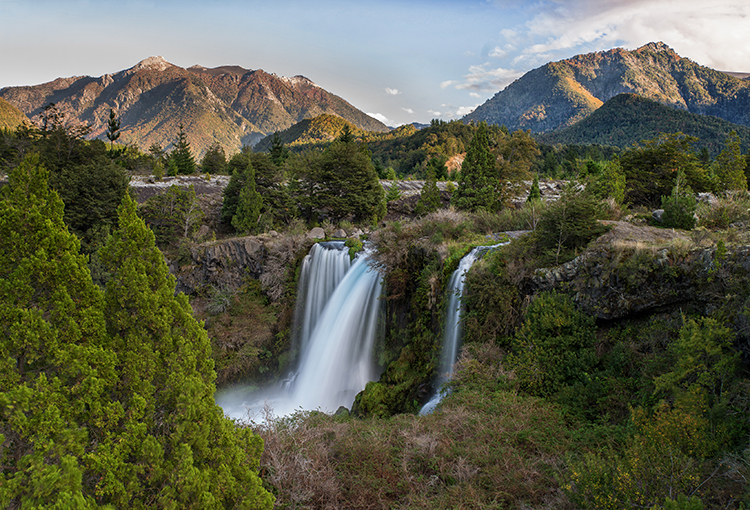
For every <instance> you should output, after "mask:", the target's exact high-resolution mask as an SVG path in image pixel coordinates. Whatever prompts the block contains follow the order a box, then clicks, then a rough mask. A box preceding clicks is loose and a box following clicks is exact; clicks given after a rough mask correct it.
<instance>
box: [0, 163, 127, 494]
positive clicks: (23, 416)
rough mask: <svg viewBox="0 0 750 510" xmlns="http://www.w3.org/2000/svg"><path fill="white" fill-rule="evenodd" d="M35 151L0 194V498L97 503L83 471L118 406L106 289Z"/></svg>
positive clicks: (117, 410) (17, 168)
mask: <svg viewBox="0 0 750 510" xmlns="http://www.w3.org/2000/svg"><path fill="white" fill-rule="evenodd" d="M47 178H48V173H47V171H46V170H45V169H44V168H42V167H41V166H40V165H39V160H38V156H28V157H26V159H25V160H24V161H23V162H22V163H21V164H20V165H19V166H18V167H16V168H15V169H13V170H12V171H11V172H10V175H9V184H8V186H6V187H5V188H4V189H3V190H2V198H1V199H0V335H1V336H2V341H0V445H1V446H0V507H2V508H42V507H45V508H47V507H49V508H53V507H54V508H93V507H94V506H95V502H94V498H93V497H92V495H93V487H91V486H90V485H88V483H89V481H90V478H89V477H88V476H84V475H85V473H86V463H87V460H86V459H89V458H93V457H96V456H97V454H98V452H97V451H96V441H97V439H98V438H99V437H101V435H102V434H103V433H104V432H105V431H106V430H108V429H109V428H111V427H112V426H113V420H114V421H116V420H117V419H118V417H119V416H121V414H122V408H121V407H120V405H119V404H118V403H116V402H112V401H111V399H110V398H109V390H110V389H111V388H112V387H113V386H114V383H115V380H116V373H115V371H114V367H115V357H114V354H113V353H112V352H111V351H109V350H108V349H107V338H106V330H105V327H104V326H105V325H104V316H103V314H102V306H101V305H102V295H101V291H100V290H99V288H98V287H96V286H95V285H94V284H93V283H92V281H91V275H90V273H89V269H88V266H87V264H86V258H85V257H84V256H82V255H80V254H79V247H80V243H79V241H78V239H77V238H76V237H75V236H74V235H73V234H71V233H70V232H68V230H67V228H66V227H65V224H64V223H63V203H62V201H61V200H60V198H59V197H58V195H57V193H55V192H54V191H50V189H49V187H48V185H47Z"/></svg>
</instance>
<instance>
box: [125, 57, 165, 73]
mask: <svg viewBox="0 0 750 510" xmlns="http://www.w3.org/2000/svg"><path fill="white" fill-rule="evenodd" d="M171 65H172V64H170V63H169V62H167V61H166V60H164V57H162V56H161V55H160V56H158V57H148V58H147V59H144V60H141V61H140V62H138V63H137V64H136V65H134V66H133V67H131V68H130V71H131V72H136V71H146V70H150V71H163V70H165V69H166V68H167V67H169V66H171Z"/></svg>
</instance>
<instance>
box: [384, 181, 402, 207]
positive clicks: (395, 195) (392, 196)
mask: <svg viewBox="0 0 750 510" xmlns="http://www.w3.org/2000/svg"><path fill="white" fill-rule="evenodd" d="M399 198H401V190H400V189H398V182H395V181H394V182H392V183H391V185H390V186H388V191H387V192H386V194H385V201H386V202H393V201H394V200H398V199H399Z"/></svg>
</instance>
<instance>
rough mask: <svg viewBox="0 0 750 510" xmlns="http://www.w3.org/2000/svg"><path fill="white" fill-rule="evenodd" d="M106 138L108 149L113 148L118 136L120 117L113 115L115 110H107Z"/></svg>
mask: <svg viewBox="0 0 750 510" xmlns="http://www.w3.org/2000/svg"><path fill="white" fill-rule="evenodd" d="M106 134H107V138H108V139H109V143H110V149H111V148H114V146H115V140H117V139H118V138H120V119H119V118H118V117H115V111H114V110H112V109H110V110H109V121H108V122H107V133H106Z"/></svg>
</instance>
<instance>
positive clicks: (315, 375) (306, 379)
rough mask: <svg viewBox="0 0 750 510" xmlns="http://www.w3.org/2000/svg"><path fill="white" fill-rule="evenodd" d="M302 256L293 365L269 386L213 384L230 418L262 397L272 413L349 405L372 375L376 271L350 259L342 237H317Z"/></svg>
mask: <svg viewBox="0 0 750 510" xmlns="http://www.w3.org/2000/svg"><path fill="white" fill-rule="evenodd" d="M308 257H309V260H308V259H307V258H306V260H305V263H306V264H307V272H306V270H305V268H304V266H303V273H305V272H306V274H305V275H304V279H303V274H302V273H301V274H300V284H299V285H300V289H299V295H298V308H297V312H296V314H295V315H296V320H297V319H298V320H299V321H301V324H300V323H298V324H296V325H295V331H298V332H299V333H298V335H297V336H298V339H299V340H298V342H299V348H300V362H299V368H298V370H297V371H296V372H295V373H294V374H293V375H292V376H291V377H290V378H289V380H288V381H286V383H285V384H282V385H277V386H275V387H273V388H264V389H263V390H260V391H255V392H253V391H252V389H251V388H249V387H247V386H235V387H233V388H227V389H223V390H221V391H218V392H217V393H216V402H217V404H219V405H220V406H221V407H222V408H223V409H224V412H225V413H226V414H227V415H229V416H231V417H233V418H238V419H244V418H246V417H247V416H248V414H250V415H251V417H252V415H253V414H255V413H258V412H260V410H262V408H263V407H264V405H266V404H268V405H270V406H271V407H272V409H273V413H274V414H275V415H277V416H285V415H288V414H291V413H293V412H294V411H296V410H299V409H304V410H315V409H320V410H322V411H326V412H332V411H335V410H336V409H338V407H340V406H345V407H349V406H351V404H352V402H353V401H354V397H355V396H356V394H357V393H358V392H360V391H361V390H363V389H364V387H365V385H366V384H367V382H369V381H371V380H374V379H375V378H376V377H377V375H378V374H377V371H376V367H375V364H374V362H373V356H372V354H373V353H372V351H373V346H374V344H375V342H376V340H377V338H378V335H379V334H381V333H382V328H381V324H380V322H381V321H380V312H381V306H380V299H379V297H380V292H381V284H380V276H379V275H378V273H377V272H376V271H375V270H373V269H371V268H370V266H369V264H368V261H367V257H365V256H359V257H357V258H356V259H355V261H354V263H352V264H351V265H350V262H349V254H348V252H347V251H346V250H345V249H344V246H343V243H320V244H318V245H316V246H314V247H313V249H312V250H311V252H310V254H309V255H308ZM344 268H348V270H346V269H344ZM329 272H330V273H331V274H329ZM303 280H304V281H303ZM330 280H338V284H337V285H335V286H333V285H331V284H330V283H331V282H330ZM300 298H301V299H303V300H304V303H302V302H300V301H299V300H300Z"/></svg>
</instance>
